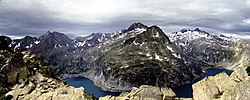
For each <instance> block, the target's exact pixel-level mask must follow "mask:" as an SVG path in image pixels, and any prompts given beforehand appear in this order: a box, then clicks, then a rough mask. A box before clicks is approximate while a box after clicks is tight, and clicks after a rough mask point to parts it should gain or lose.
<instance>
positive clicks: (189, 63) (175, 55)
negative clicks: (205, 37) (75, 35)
mask: <svg viewBox="0 0 250 100" xmlns="http://www.w3.org/2000/svg"><path fill="white" fill-rule="evenodd" d="M114 37H115V38H112V39H110V40H108V41H106V42H104V43H101V44H99V45H97V46H96V47H93V48H90V49H87V50H85V51H82V52H80V53H78V54H76V55H72V58H71V59H70V60H69V61H67V62H65V63H64V65H66V66H63V67H60V68H58V70H57V72H58V73H63V74H61V75H65V76H63V77H67V74H77V73H78V74H79V73H80V74H81V75H83V76H85V77H89V78H91V79H92V80H94V81H95V82H96V84H98V85H100V86H102V88H103V89H106V90H110V91H120V90H131V87H134V86H135V87H139V86H140V85H154V86H163V87H177V86H180V85H183V84H185V83H188V82H191V81H192V80H193V79H195V78H196V77H197V76H199V75H200V74H201V73H202V67H199V65H200V63H198V62H197V63H196V62H195V60H194V59H192V58H189V57H187V56H186V55H185V54H183V53H182V50H181V49H180V48H179V47H178V46H176V45H175V44H173V43H171V42H170V41H169V39H168V37H167V36H166V35H165V34H164V33H163V32H162V30H161V29H160V28H159V27H157V26H152V27H148V28H146V29H144V28H142V29H141V28H135V29H134V30H132V31H128V32H126V33H123V34H119V35H117V36H114ZM84 62H85V63H84ZM79 63H81V64H79ZM74 65H78V66H74ZM203 67H205V66H203Z"/></svg>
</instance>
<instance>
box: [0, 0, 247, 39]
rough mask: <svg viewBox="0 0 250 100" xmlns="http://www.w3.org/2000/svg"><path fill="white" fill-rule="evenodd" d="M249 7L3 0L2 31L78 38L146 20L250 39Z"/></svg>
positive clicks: (214, 0)
mask: <svg viewBox="0 0 250 100" xmlns="http://www.w3.org/2000/svg"><path fill="white" fill-rule="evenodd" d="M249 9H250V0H0V34H3V35H9V36H12V37H20V36H21V37H22V36H24V35H31V36H41V35H42V34H44V33H46V32H47V31H59V32H63V33H65V34H67V35H68V36H70V37H72V38H73V37H76V36H83V35H87V34H90V33H92V32H115V31H119V30H121V29H124V28H127V27H129V25H131V24H132V23H134V22H142V23H144V24H146V25H148V26H150V25H158V26H160V27H161V28H162V29H163V31H164V32H166V33H169V32H173V31H178V30H180V29H182V28H191V29H193V28H196V27H199V28H200V29H202V30H205V31H208V32H210V33H213V34H220V33H224V34H229V35H230V34H232V33H234V36H235V37H241V38H248V37H249V38H250V10H249ZM245 35H246V36H247V37H246V36H245Z"/></svg>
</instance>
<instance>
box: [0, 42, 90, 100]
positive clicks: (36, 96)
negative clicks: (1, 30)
mask: <svg viewBox="0 0 250 100" xmlns="http://www.w3.org/2000/svg"><path fill="white" fill-rule="evenodd" d="M2 43H3V42H2V41H0V45H1V46H2V47H6V49H4V48H2V50H0V100H5V99H13V100H47V99H49V100H60V99H66V100H85V99H90V100H91V99H93V97H92V96H90V95H87V94H86V93H84V89H83V88H74V87H70V86H67V85H65V84H64V83H63V81H61V80H58V79H52V78H51V77H53V74H52V73H51V69H50V68H48V67H47V66H42V65H41V63H40V61H38V60H37V58H36V57H35V56H34V55H30V54H29V53H28V52H22V53H21V52H14V51H13V50H11V49H10V48H9V47H8V46H6V43H4V44H2ZM49 77H50V78H49ZM7 92H8V93H7ZM6 93H7V94H6ZM4 94H5V95H4Z"/></svg>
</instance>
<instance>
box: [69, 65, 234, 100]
mask: <svg viewBox="0 0 250 100" xmlns="http://www.w3.org/2000/svg"><path fill="white" fill-rule="evenodd" d="M221 72H226V73H227V74H228V75H230V74H231V73H232V71H231V70H226V69H208V70H207V71H206V72H205V74H203V75H202V76H201V77H200V78H198V79H196V80H195V81H193V82H192V83H188V84H185V85H183V86H180V87H177V88H173V91H174V92H175V94H176V96H177V97H188V98H191V97H192V93H193V90H192V85H193V84H194V83H196V82H198V81H200V80H202V79H203V78H205V77H207V76H214V75H216V74H218V73H221ZM65 80H66V82H67V84H68V85H70V86H74V87H81V86H82V87H84V91H85V92H86V93H88V94H92V95H94V96H95V97H96V98H99V97H102V96H107V95H112V96H118V95H120V92H109V91H103V90H102V89H101V88H100V87H98V86H96V85H95V84H94V82H93V81H92V80H90V79H88V78H85V77H71V78H65Z"/></svg>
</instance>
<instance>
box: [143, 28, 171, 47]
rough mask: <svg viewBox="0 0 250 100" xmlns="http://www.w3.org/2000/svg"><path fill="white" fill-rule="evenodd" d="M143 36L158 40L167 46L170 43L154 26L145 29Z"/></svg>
mask: <svg viewBox="0 0 250 100" xmlns="http://www.w3.org/2000/svg"><path fill="white" fill-rule="evenodd" d="M145 34H146V35H147V36H149V37H151V38H159V39H160V40H162V41H163V42H164V43H167V44H169V43H170V40H169V38H168V36H166V34H165V33H164V32H163V31H162V30H161V29H160V28H159V27H158V26H155V25H154V26H151V27H149V28H147V30H146V31H145Z"/></svg>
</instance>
